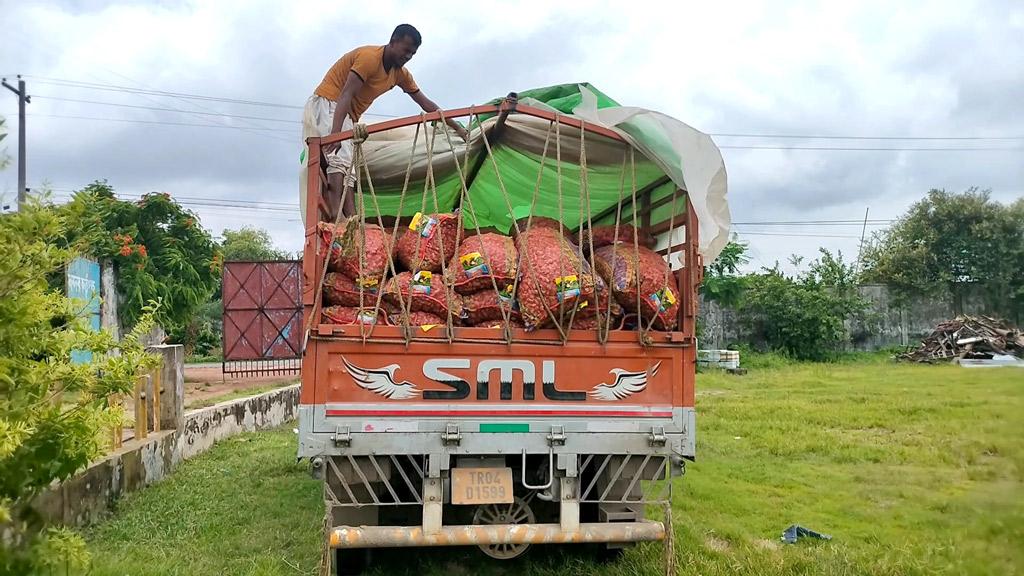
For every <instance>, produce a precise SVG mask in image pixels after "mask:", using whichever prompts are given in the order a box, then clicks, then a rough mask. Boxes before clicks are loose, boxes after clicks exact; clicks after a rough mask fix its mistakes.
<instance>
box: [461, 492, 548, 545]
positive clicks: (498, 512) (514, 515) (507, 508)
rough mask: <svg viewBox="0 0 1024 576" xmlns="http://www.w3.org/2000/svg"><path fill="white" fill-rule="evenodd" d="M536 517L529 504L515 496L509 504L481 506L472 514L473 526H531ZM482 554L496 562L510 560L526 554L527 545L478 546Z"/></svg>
mask: <svg viewBox="0 0 1024 576" xmlns="http://www.w3.org/2000/svg"><path fill="white" fill-rule="evenodd" d="M534 522H536V517H535V516H534V515H533V510H531V509H530V504H529V503H528V502H527V501H526V500H523V499H522V498H520V497H518V496H516V497H515V500H513V501H512V503H511V504H481V505H479V506H477V508H476V512H474V513H473V524H477V525H480V524H483V525H494V524H533V523H534ZM479 546H480V549H481V550H483V552H484V554H487V555H488V556H490V557H491V558H496V559H498V560H511V559H513V558H518V557H519V556H522V555H523V554H525V553H526V551H527V550H528V549H529V548H530V545H529V544H480V545H479Z"/></svg>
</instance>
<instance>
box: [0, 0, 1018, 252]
mask: <svg viewBox="0 0 1024 576" xmlns="http://www.w3.org/2000/svg"><path fill="white" fill-rule="evenodd" d="M373 7H374V9H373V10H353V9H352V7H351V5H347V4H346V3H337V2H318V3H302V4H301V5H299V4H283V3H278V2H270V1H263V2H241V1H240V0H235V1H224V2H202V3H178V4H171V3H161V4H153V5H149V4H146V5H140V4H135V3H122V2H36V3H11V2H7V3H3V4H0V13H2V14H3V16H4V20H5V21H8V22H18V27H17V28H13V27H11V28H9V29H8V31H10V32H11V33H9V34H8V33H5V34H4V35H3V37H0V73H8V74H11V73H17V72H21V73H25V74H31V75H33V76H32V77H31V78H29V90H30V92H32V93H33V94H36V95H37V96H38V98H37V99H35V100H34V101H33V103H32V104H31V105H30V107H29V112H30V114H32V116H30V117H29V119H28V122H29V141H28V148H29V181H30V183H32V184H39V183H41V182H43V181H48V182H50V183H51V185H52V186H53V187H55V188H57V189H60V190H63V189H68V188H78V187H81V186H83V185H85V184H86V183H88V182H89V181H91V180H93V179H97V178H107V179H109V180H110V181H111V183H112V184H113V185H114V186H115V187H116V188H117V189H119V190H123V191H126V192H136V193H138V192H145V191H150V190H166V191H169V192H171V193H173V194H176V195H179V196H187V197H205V198H226V199H235V200H244V201H257V200H258V201H264V202H294V201H296V198H297V190H296V163H297V157H298V151H299V142H298V132H299V126H298V125H297V124H295V122H297V121H298V120H299V119H300V111H299V110H296V109H288V108H275V107H257V106H242V105H232V104H227V103H223V102H203V101H196V100H187V99H180V98H176V97H172V96H142V95H137V94H127V93H124V92H119V91H103V90H86V89H83V88H71V87H66V86H58V85H54V84H47V83H46V82H47V80H45V79H46V78H51V79H52V78H58V79H72V80H81V81H86V82H96V83H101V84H108V85H110V84H112V85H118V86H126V87H135V88H145V89H158V90H165V91H172V92H180V93H195V94H211V95H217V96H224V97H230V98H237V99H244V100H258V101H265V102H274V103H282V104H287V105H291V106H301V105H302V103H303V102H304V101H305V99H306V98H307V97H308V95H309V94H310V93H311V91H312V90H313V88H314V87H315V86H316V84H317V83H318V82H319V81H320V79H321V78H322V76H323V74H324V72H325V71H326V70H327V68H328V67H329V66H330V65H331V64H332V63H333V62H334V61H335V60H336V59H337V58H338V57H339V56H340V55H341V54H342V53H344V52H345V51H346V50H348V49H350V48H352V47H354V46H358V45H363V44H372V43H383V42H384V41H386V39H387V36H388V35H389V33H390V31H391V29H392V27H393V26H394V25H395V24H397V23H399V22H411V23H413V24H415V25H416V26H418V27H419V28H420V30H421V31H422V32H423V35H424V44H423V46H422V48H421V50H420V52H419V54H417V56H416V58H415V59H414V60H413V61H412V63H411V64H410V69H411V70H412V71H413V72H414V74H415V76H416V78H417V81H418V82H419V83H420V85H421V86H422V87H423V88H424V90H425V92H426V93H427V94H429V95H430V96H431V97H432V98H433V99H434V100H435V101H437V102H438V103H440V104H441V105H442V106H447V107H457V106H462V105H467V104H471V103H480V102H484V101H486V100H489V99H491V98H494V97H497V96H501V95H503V94H505V93H506V92H508V91H511V90H521V89H525V88H530V87H537V86H543V85H549V84H555V83H562V82H572V81H589V82H592V83H594V84H595V85H596V86H598V87H599V88H601V89H602V90H603V91H605V92H606V93H608V94H610V95H612V96H613V97H615V98H616V99H618V100H620V101H621V102H623V103H626V104H631V105H637V106H644V107H649V108H652V109H656V110H659V111H662V112H665V113H668V114H671V115H673V116H675V117H677V118H679V119H681V120H683V121H685V122H687V123H689V124H691V125H693V126H695V127H697V128H699V129H701V130H704V131H707V132H712V133H725V132H729V133H747V134H795V135H801V134H803V135H855V134H860V135H869V136H878V135H889V136H962V135H978V136H995V135H1011V136H1022V135H1024V116H1022V115H1021V114H1019V108H1020V104H1019V103H1020V102H1021V101H1022V100H1024V68H1021V66H1020V65H1019V62H1022V61H1024V40H1022V39H1024V6H1022V5H1021V4H1020V3H1019V2H1014V1H1012V0H1006V1H1003V2H982V1H976V2H953V1H948V2H928V3H916V2H914V3H899V4H896V5H893V4H892V3H885V2H862V3H846V4H841V3H833V2H810V1H801V2H787V3H785V4H782V5H780V4H775V3H772V4H767V3H766V4H762V5H758V4H755V3H749V4H744V5H743V6H742V8H740V7H737V6H735V5H725V4H721V5H719V4H712V3H705V4H699V5H683V4H675V5H668V4H645V3H635V5H629V6H628V7H623V6H622V4H621V3H612V2H601V3H586V4H574V3H560V4H557V5H552V4H542V3H526V2H524V3H502V4H501V5H500V8H499V7H496V6H495V5H493V4H480V3H472V2H455V3H445V4H444V5H442V6H438V5H426V4H416V3H400V2H392V1H379V2H374V4H373ZM45 96H57V97H63V98H71V99H77V100H92V101H102V102H112V103H118V104H127V105H131V106H148V107H153V108H176V109H180V110H187V111H191V112H202V113H204V114H194V113H193V114H189V113H182V112H168V111H157V110H146V109H142V108H123V107H116V106H102V105H98V104H87V103H73V102H65V101H59V100H53V99H47V98H45ZM14 110H15V107H14V103H13V99H12V98H11V97H10V95H8V94H4V99H0V114H3V115H4V116H6V117H7V119H8V129H10V130H12V131H14V130H15V129H16V117H14V118H12V114H11V113H12V112H13V111H14ZM210 112H222V113H225V114H233V115H246V116H254V117H262V118H275V119H279V120H283V121H285V122H276V121H268V120H253V119H249V120H242V119H237V118H223V117H216V116H211V115H209V114H208V113H210ZM371 112H376V113H381V114H402V115H404V114H412V113H415V112H416V108H415V105H414V104H413V103H412V102H411V101H410V100H409V99H408V98H406V97H405V96H404V95H402V94H400V93H398V92H397V91H394V92H392V93H389V94H387V95H385V96H384V97H382V98H381V99H380V100H379V101H378V102H377V103H376V104H375V105H374V107H373V108H372V109H371ZM45 115H59V116H83V117H100V118H118V119H130V120H143V121H147V122H178V123H187V124H216V125H221V126H223V125H225V124H226V125H229V126H231V127H229V128H227V127H220V128H214V127H198V126H170V125H165V124H136V123H127V122H101V121H95V120H75V119H69V118H50V117H46V116H45ZM288 121H290V122H291V123H289V122H288ZM716 141H717V142H718V143H719V144H720V145H724V146H737V145H738V146H746V145H757V146H805V147H806V146H819V147H820V146H833V147H868V148H871V147H893V148H900V147H903V148H916V147H932V146H934V147H961V146H963V147H966V146H982V147H1013V146H1016V147H1020V146H1024V142H1021V141H1019V140H1017V141H915V140H820V139H814V140H799V139H782V138H757V139H752V138H739V137H725V136H721V137H716ZM5 145H6V146H7V148H8V149H9V150H14V149H16V146H15V145H14V143H13V138H8V140H7V141H6V142H5ZM723 153H724V156H725V158H726V163H727V167H728V170H729V175H730V198H731V200H732V208H733V217H734V220H737V221H740V222H743V221H747V222H749V221H764V220H801V219H812V218H813V219H857V218H861V217H863V212H864V208H865V207H868V206H870V207H871V216H872V218H892V217H895V216H897V215H899V214H900V212H901V211H902V210H904V209H905V208H906V207H907V206H908V205H909V204H910V203H912V202H914V201H915V200H917V199H919V198H920V197H921V196H922V195H923V194H924V192H925V191H926V190H927V189H929V188H933V187H941V188H947V189H950V190H959V189H964V188H967V187H969V186H972V185H977V186H981V187H991V188H993V189H994V190H995V194H994V196H995V197H996V198H997V199H1000V200H1003V201H1010V200H1013V199H1014V198H1017V197H1020V196H1022V195H1024V162H1021V159H1022V157H1024V152H1021V151H1013V150H1010V151H978V152H914V151H807V150H748V149H730V148H726V149H724V150H723ZM15 182H16V173H15V171H14V170H13V167H12V168H8V169H7V170H6V171H4V172H2V173H0V191H6V192H7V193H8V194H10V193H11V192H13V190H14V187H15ZM197 209H198V210H199V212H200V214H201V215H202V218H203V222H204V224H206V225H207V226H208V227H209V228H211V229H212V230H213V231H214V232H215V233H218V234H219V233H220V231H221V229H223V228H224V227H239V226H241V225H244V224H254V225H258V226H263V227H266V228H267V229H268V230H270V231H271V233H272V234H273V235H274V238H275V240H276V241H277V242H278V243H279V244H281V245H282V246H283V247H286V248H287V249H289V250H298V249H299V248H301V232H300V230H299V226H298V223H297V222H296V221H295V220H296V219H297V214H288V213H284V212H279V211H275V212H257V211H252V210H243V209H237V210H233V211H232V210H228V209H224V208H208V207H199V208H197ZM738 229H739V230H741V231H746V232H747V233H751V234H750V235H749V236H748V239H749V240H750V241H751V242H752V243H753V245H754V247H755V251H756V253H757V254H758V256H757V257H758V260H760V261H763V262H762V263H764V264H770V263H771V262H772V261H774V260H776V259H778V260H784V259H785V257H786V256H787V255H788V254H789V253H792V252H798V253H800V254H803V255H806V256H813V255H814V253H815V252H816V249H817V247H818V246H821V245H826V246H829V247H832V248H841V249H843V250H844V251H845V252H847V253H854V254H855V252H856V248H857V244H858V241H857V240H856V239H854V238H827V237H820V238H811V237H802V236H793V237H782V236H760V235H754V234H752V232H755V231H761V232H771V233H792V234H797V233H801V234H805V233H809V234H819V235H822V236H828V235H840V236H853V237H856V236H859V233H860V229H859V228H858V227H856V226H852V227H818V228H814V227H806V226H802V227H795V226H794V227H755V226H746V227H742V226H740V227H738Z"/></svg>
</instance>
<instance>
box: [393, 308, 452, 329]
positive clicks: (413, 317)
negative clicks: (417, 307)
mask: <svg viewBox="0 0 1024 576" xmlns="http://www.w3.org/2000/svg"><path fill="white" fill-rule="evenodd" d="M406 318H408V322H407V321H406ZM388 321H389V323H391V324H392V325H394V326H405V325H406V324H408V325H409V326H444V325H445V324H446V323H447V320H446V319H445V318H441V317H440V316H438V315H436V314H431V313H430V312H422V311H416V312H410V313H409V314H408V316H406V314H405V313H404V312H399V313H397V314H395V315H394V316H388Z"/></svg>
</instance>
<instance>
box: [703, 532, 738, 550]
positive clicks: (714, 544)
mask: <svg viewBox="0 0 1024 576" xmlns="http://www.w3.org/2000/svg"><path fill="white" fill-rule="evenodd" d="M704 545H705V546H707V547H708V548H710V549H712V550H714V551H715V552H728V551H729V549H730V548H732V544H730V543H729V541H728V540H725V539H723V538H719V537H718V536H715V535H714V534H709V535H708V536H707V538H705V539H704Z"/></svg>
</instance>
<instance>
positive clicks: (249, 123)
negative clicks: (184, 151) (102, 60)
mask: <svg viewBox="0 0 1024 576" xmlns="http://www.w3.org/2000/svg"><path fill="white" fill-rule="evenodd" d="M110 73H111V74H114V75H116V76H119V77H121V78H124V79H125V80H127V81H129V82H132V83H133V84H136V85H139V86H142V87H143V88H144V89H150V88H149V86H146V85H144V84H142V83H141V82H139V81H137V80H133V79H132V78H129V77H127V76H125V75H124V74H121V73H119V72H115V71H113V70H111V71H110ZM137 95H138V96H139V97H141V98H143V99H145V100H149V101H150V102H155V103H157V104H160V105H163V106H170V104H167V103H165V102H160V101H158V100H155V99H154V98H151V97H150V96H146V95H144V94H137ZM172 98H175V99H177V100H182V99H181V98H176V97H173V96H172ZM186 104H188V102H187V101H186ZM190 105H191V106H198V107H199V108H202V109H204V110H207V111H209V112H217V110H214V109H212V108H209V107H207V106H203V105H202V104H199V103H192V104H190ZM175 109H176V110H178V111H180V112H194V111H195V110H194V109H192V110H182V109H181V108H175ZM199 119H200V120H203V121H204V122H207V123H209V122H213V121H214V120H213V119H211V120H206V119H204V118H203V117H202V116H200V117H199ZM216 120H217V121H218V122H219V123H220V124H228V123H227V122H225V121H224V120H223V119H220V118H218V119H216ZM242 123H244V124H248V125H250V126H253V127H255V128H258V129H266V128H267V126H263V125H261V124H256V123H254V122H252V121H249V120H242ZM249 132H252V133H253V134H256V135H257V136H260V137H262V138H270V139H272V140H280V141H282V142H286V141H287V140H285V139H283V138H279V137H276V136H272V135H270V134H265V133H262V132H256V131H252V130H249Z"/></svg>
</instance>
